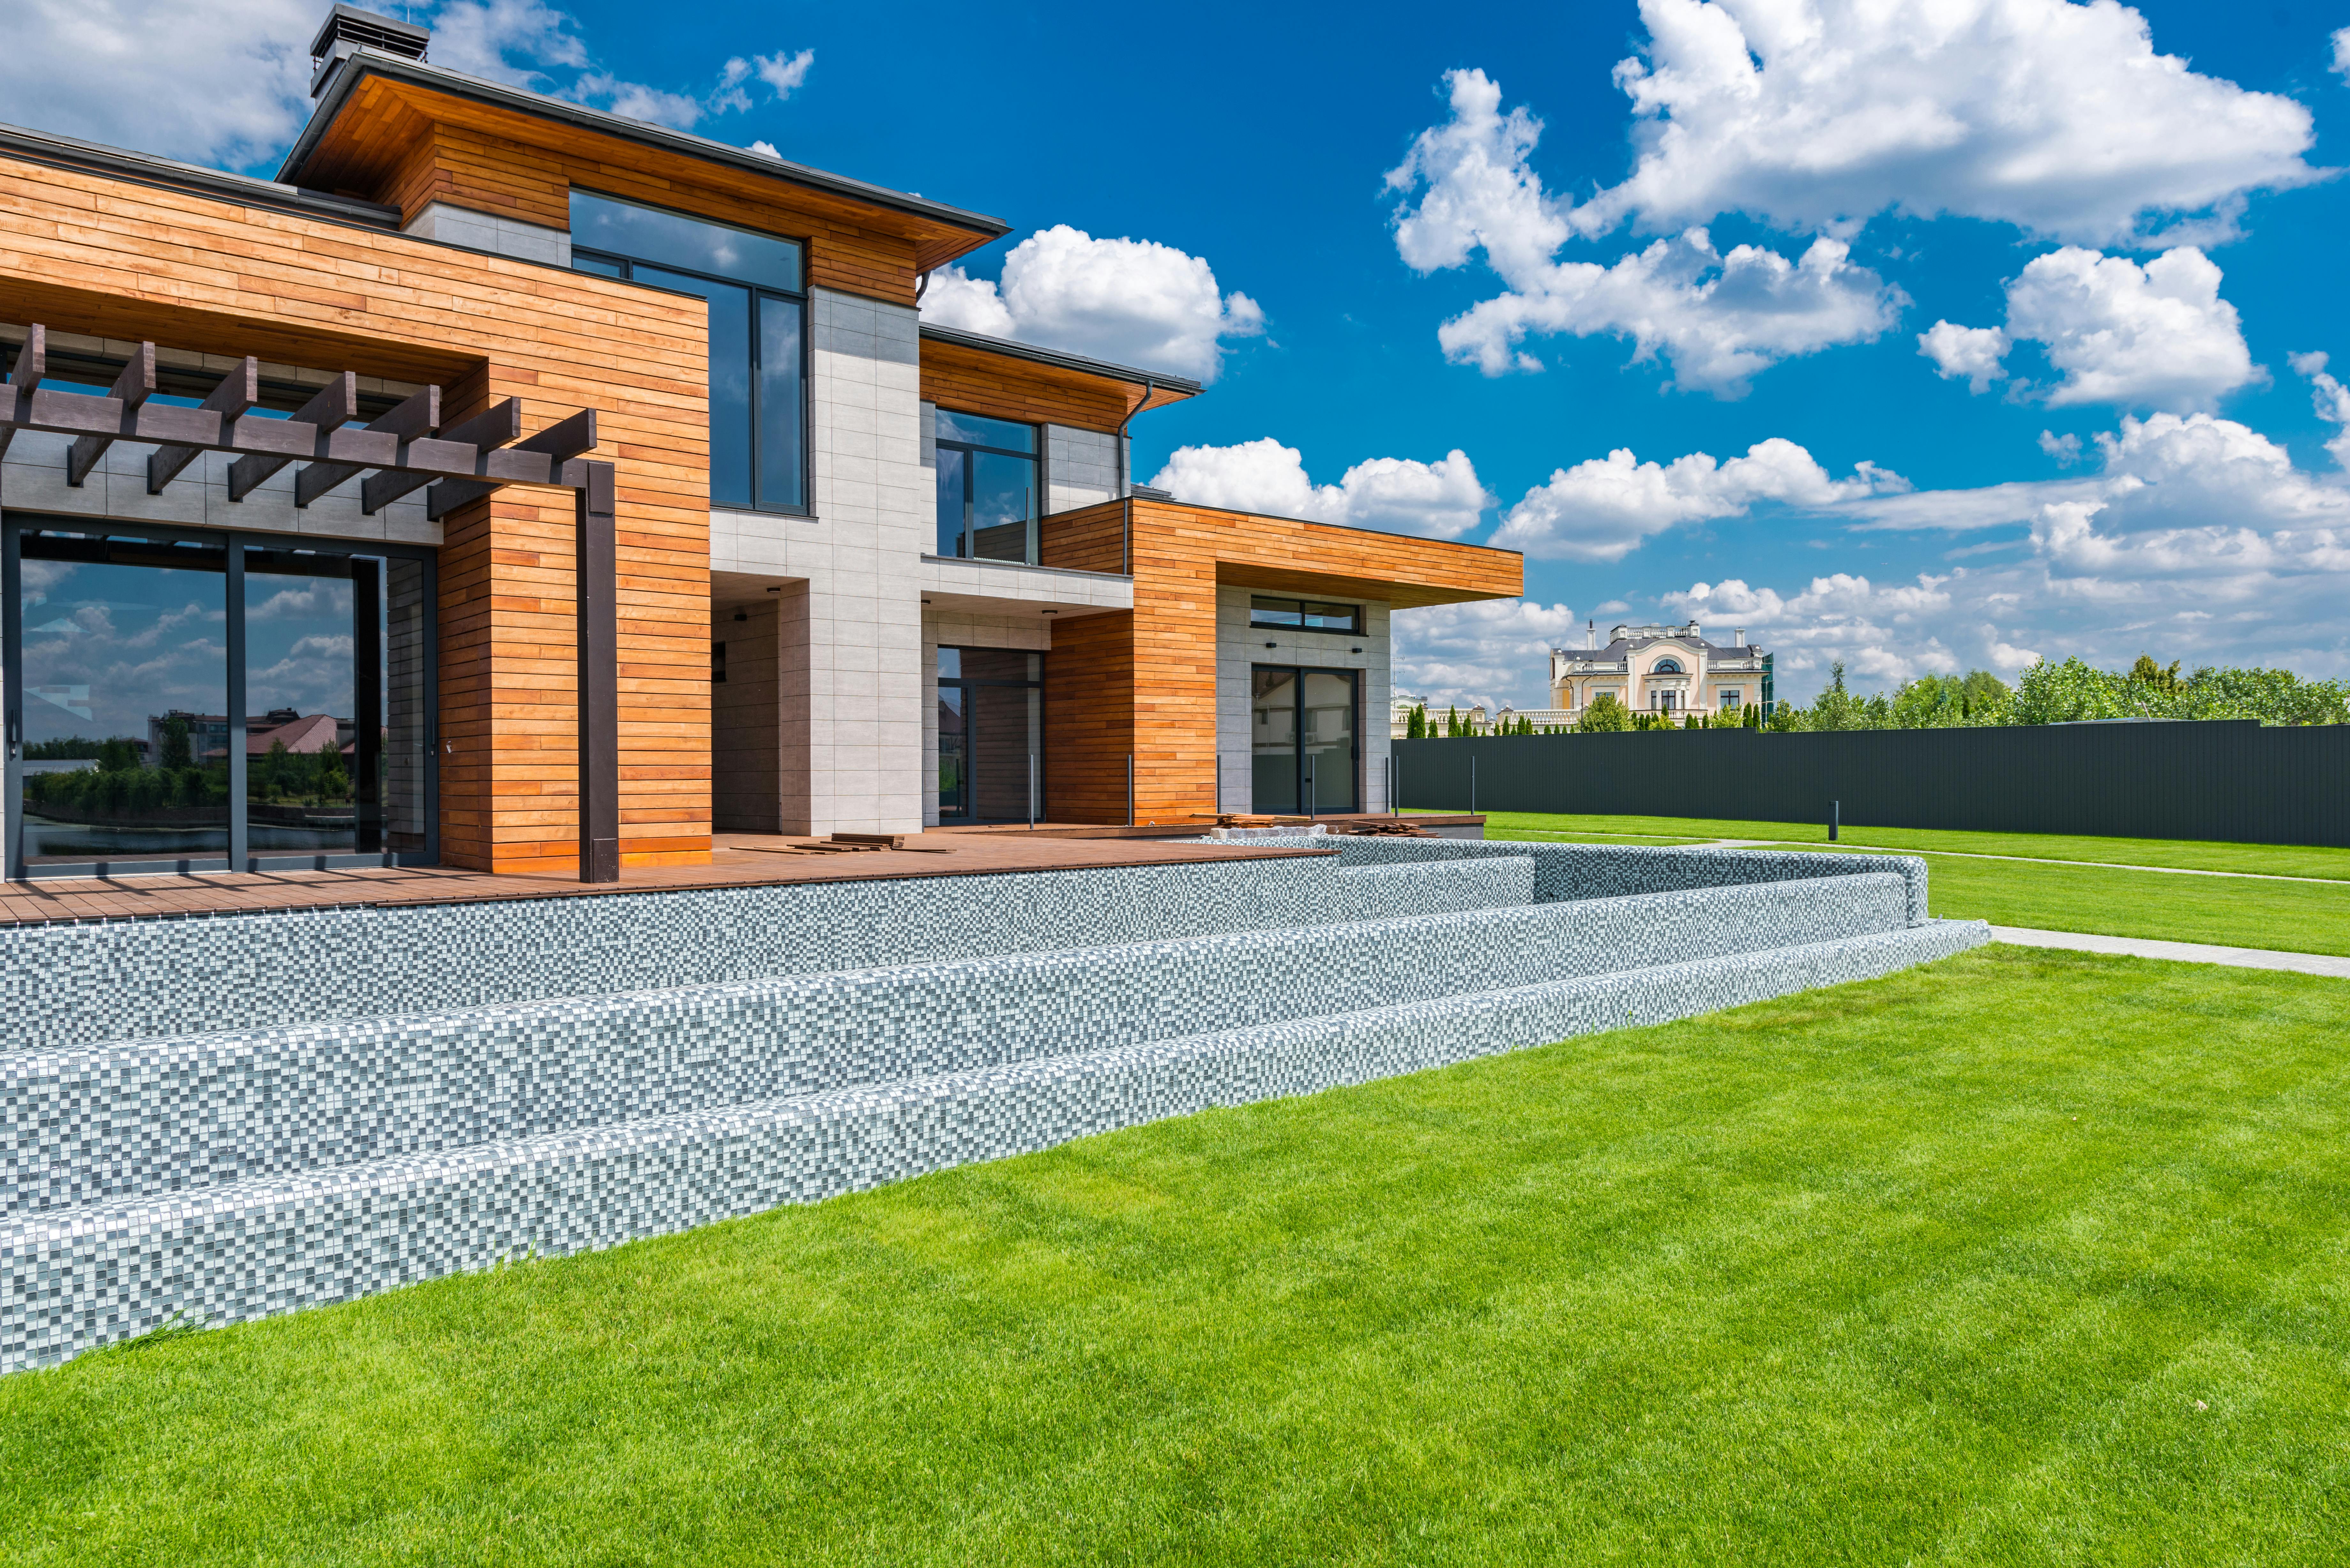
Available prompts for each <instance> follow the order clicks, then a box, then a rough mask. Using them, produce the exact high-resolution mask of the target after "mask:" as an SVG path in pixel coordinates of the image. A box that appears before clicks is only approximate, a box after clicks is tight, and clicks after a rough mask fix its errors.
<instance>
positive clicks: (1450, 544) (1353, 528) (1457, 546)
mask: <svg viewBox="0 0 2350 1568" xmlns="http://www.w3.org/2000/svg"><path fill="white" fill-rule="evenodd" d="M1128 499H1130V500H1133V501H1135V502H1137V503H1139V504H1141V505H1144V506H1180V507H1181V508H1183V510H1185V511H1186V512H1220V513H1222V514H1224V515H1225V516H1227V517H1263V518H1264V519H1266V520H1267V521H1268V522H1274V523H1295V524H1297V525H1298V526H1299V527H1301V528H1329V529H1334V530H1336V532H1338V533H1341V534H1370V535H1376V536H1378V537H1379V538H1381V539H1415V540H1418V541H1419V543H1420V544H1423V545H1440V546H1442V547H1443V548H1445V549H1447V550H1482V551H1484V552H1485V553H1486V554H1487V555H1489V556H1516V557H1517V558H1518V559H1519V560H1521V561H1523V560H1524V559H1525V558H1526V553H1525V552H1524V551H1523V550H1513V549H1510V548H1508V547H1507V546H1505V545H1471V544H1470V543H1469V542H1468V541H1467V540H1465V539H1431V538H1430V537H1429V536H1428V535H1425V534H1399V533H1397V532H1396V531H1395V530H1394V529H1392V528H1366V527H1364V526H1362V525H1361V524H1356V523H1324V522H1322V521H1320V520H1319V519H1317V518H1313V517H1284V516H1282V515H1281V514H1279V513H1275V512H1243V511H1242V510H1241V509H1240V508H1239V507H1237V506H1208V505H1203V504H1201V503H1199V502H1197V501H1186V500H1184V499H1183V498H1182V497H1181V496H1180V495H1179V496H1177V497H1176V498H1175V499H1174V500H1172V501H1154V500H1152V499H1151V498H1150V497H1149V496H1147V495H1137V496H1132V497H1129V498H1128ZM1498 597H1507V596H1498Z"/></svg>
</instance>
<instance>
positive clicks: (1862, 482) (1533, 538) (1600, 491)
mask: <svg viewBox="0 0 2350 1568" xmlns="http://www.w3.org/2000/svg"><path fill="white" fill-rule="evenodd" d="M1905 488H1907V486H1906V484H1905V483H1904V482H1903V481H1902V480H1901V479H1900V478H1899V477H1898V475H1895V474H1891V473H1887V472H1885V471H1884V470H1882V469H1879V468H1877V466H1876V465H1874V464H1873V463H1866V462H1864V463H1862V464H1860V465H1859V467H1858V468H1857V469H1856V470H1855V471H1854V474H1853V477H1851V478H1849V479H1835V478H1832V477H1831V476H1830V475H1829V473H1828V472H1827V470H1825V468H1822V467H1821V466H1820V465H1819V463H1818V462H1816V461H1814V458H1813V457H1812V454H1811V453H1810V452H1807V451H1805V450H1804V448H1803V447H1801V446H1798V445H1797V444H1795V443H1794V441H1786V440H1783V439H1782V438H1780V437H1776V436H1773V437H1772V438H1771V439H1770V440H1768V441H1757V442H1756V443H1755V444H1754V445H1753V446H1752V447H1750V448H1749V449H1748V450H1747V452H1746V455H1745V456H1743V457H1733V458H1731V459H1730V460H1729V461H1728V462H1715V461H1714V460H1713V458H1712V457H1711V456H1710V455H1708V454H1707V453H1705V452H1690V454H1688V455H1687V456H1685V457H1678V458H1675V459H1674V460H1673V461H1672V462H1669V463H1659V462H1653V461H1651V462H1640V461H1639V460H1638V458H1636V457H1635V456H1634V455H1633V453H1632V452H1631V450H1630V449H1629V448H1624V447H1619V448H1617V450H1616V451H1614V452H1609V453H1608V454H1607V456H1606V457H1604V458H1599V457H1595V458H1591V459H1588V460H1587V461H1586V462H1579V463H1576V464H1575V466H1574V467H1573V468H1562V469H1559V470H1557V471H1556V472H1554V473H1552V475H1551V476H1550V480H1549V482H1548V483H1544V484H1540V485H1537V486H1535V487H1534V489H1532V490H1529V491H1527V492H1526V493H1525V496H1524V498H1523V499H1522V500H1521V501H1519V502H1518V504H1516V505H1514V506H1513V507H1511V508H1510V510H1509V512H1508V514H1506V515H1504V516H1503V519H1502V526H1501V527H1500V529H1499V530H1497V531H1496V532H1495V533H1494V535H1493V540H1492V542H1493V543H1494V544H1495V545H1500V546H1502V547H1503V548H1504V549H1511V550H1521V551H1523V552H1524V553H1525V554H1526V555H1528V556H1534V557H1537V558H1546V559H1554V560H1555V559H1565V560H1576V561H1617V560H1621V559H1623V558H1624V556H1627V555H1629V554H1630V553H1631V552H1632V551H1634V550H1636V549H1638V547H1639V546H1640V545H1641V544H1643V543H1644V542H1645V541H1647V540H1648V538H1649V537H1651V536H1652V535H1658V534H1661V533H1664V532H1665V531H1666V530H1668V529H1669V528H1674V527H1678V526H1679V525H1680V524H1685V523H1704V522H1711V521H1714V520H1716V519H1718V518H1723V517H1738V516H1743V515H1744V514H1746V512H1747V511H1748V509H1749V508H1751V507H1752V506H1753V505H1754V504H1755V503H1757V502H1762V501H1776V502H1783V503H1786V504H1791V505H1794V506H1802V507H1810V508H1815V509H1816V508H1825V507H1828V506H1833V505H1835V504H1838V503H1841V502H1847V501H1852V500H1856V499H1857V498H1859V497H1862V496H1867V495H1875V494H1881V493H1888V492H1893V491H1898V490H1901V489H1905Z"/></svg>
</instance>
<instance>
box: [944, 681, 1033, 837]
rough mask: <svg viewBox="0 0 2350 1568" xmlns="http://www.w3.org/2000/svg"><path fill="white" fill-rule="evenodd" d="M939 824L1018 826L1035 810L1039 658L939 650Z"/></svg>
mask: <svg viewBox="0 0 2350 1568" xmlns="http://www.w3.org/2000/svg"><path fill="white" fill-rule="evenodd" d="M938 680H939V820H940V822H941V823H956V822H1025V821H1033V820H1035V816H1036V815H1037V813H1038V812H1039V811H1040V810H1041V809H1042V808H1043V802H1044V788H1045V780H1044V774H1043V771H1042V770H1043V768H1044V763H1045V656H1044V655H1043V654H1041V653H1024V652H1021V651H1019V650H1017V649H1003V648H941V649H939V664H938Z"/></svg>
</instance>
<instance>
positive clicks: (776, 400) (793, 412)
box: [759, 295, 806, 506]
mask: <svg viewBox="0 0 2350 1568" xmlns="http://www.w3.org/2000/svg"><path fill="white" fill-rule="evenodd" d="M801 379H802V378H801V374H800V304H799V301H797V300H795V299H776V298H775V297H774V296H769V295H761V296H759V504H760V505H762V506H798V505H802V504H804V496H805V494H806V483H805V475H804V474H803V472H802V471H801V463H800V431H801V428H802V425H801V412H800V403H801V394H802V387H801Z"/></svg>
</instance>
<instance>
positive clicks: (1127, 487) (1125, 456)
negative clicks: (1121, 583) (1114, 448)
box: [1118, 376, 1159, 577]
mask: <svg viewBox="0 0 2350 1568" xmlns="http://www.w3.org/2000/svg"><path fill="white" fill-rule="evenodd" d="M1158 390H1159V383H1158V382H1157V381H1155V380H1153V379H1150V378H1149V376H1145V377H1143V378H1142V400H1141V401H1140V402H1139V403H1137V404H1135V405H1134V407H1132V408H1130V409H1128V410H1126V418H1124V419H1122V420H1120V421H1118V469H1119V474H1120V478H1119V484H1118V487H1119V488H1120V489H1121V490H1124V491H1125V492H1126V493H1125V494H1124V495H1123V496H1121V497H1119V499H1120V500H1122V501H1124V502H1125V503H1126V506H1125V508H1124V510H1123V511H1122V512H1121V514H1120V515H1119V518H1118V575H1119V576H1126V577H1130V576H1134V440H1133V438H1132V437H1130V436H1128V434H1127V433H1126V431H1127V427H1128V425H1131V424H1132V423H1134V416H1135V415H1137V414H1139V413H1140V412H1141V411H1142V410H1145V409H1147V408H1149V406H1150V400H1151V398H1152V396H1153V395H1155V394H1156V393H1157V392H1158Z"/></svg>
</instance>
